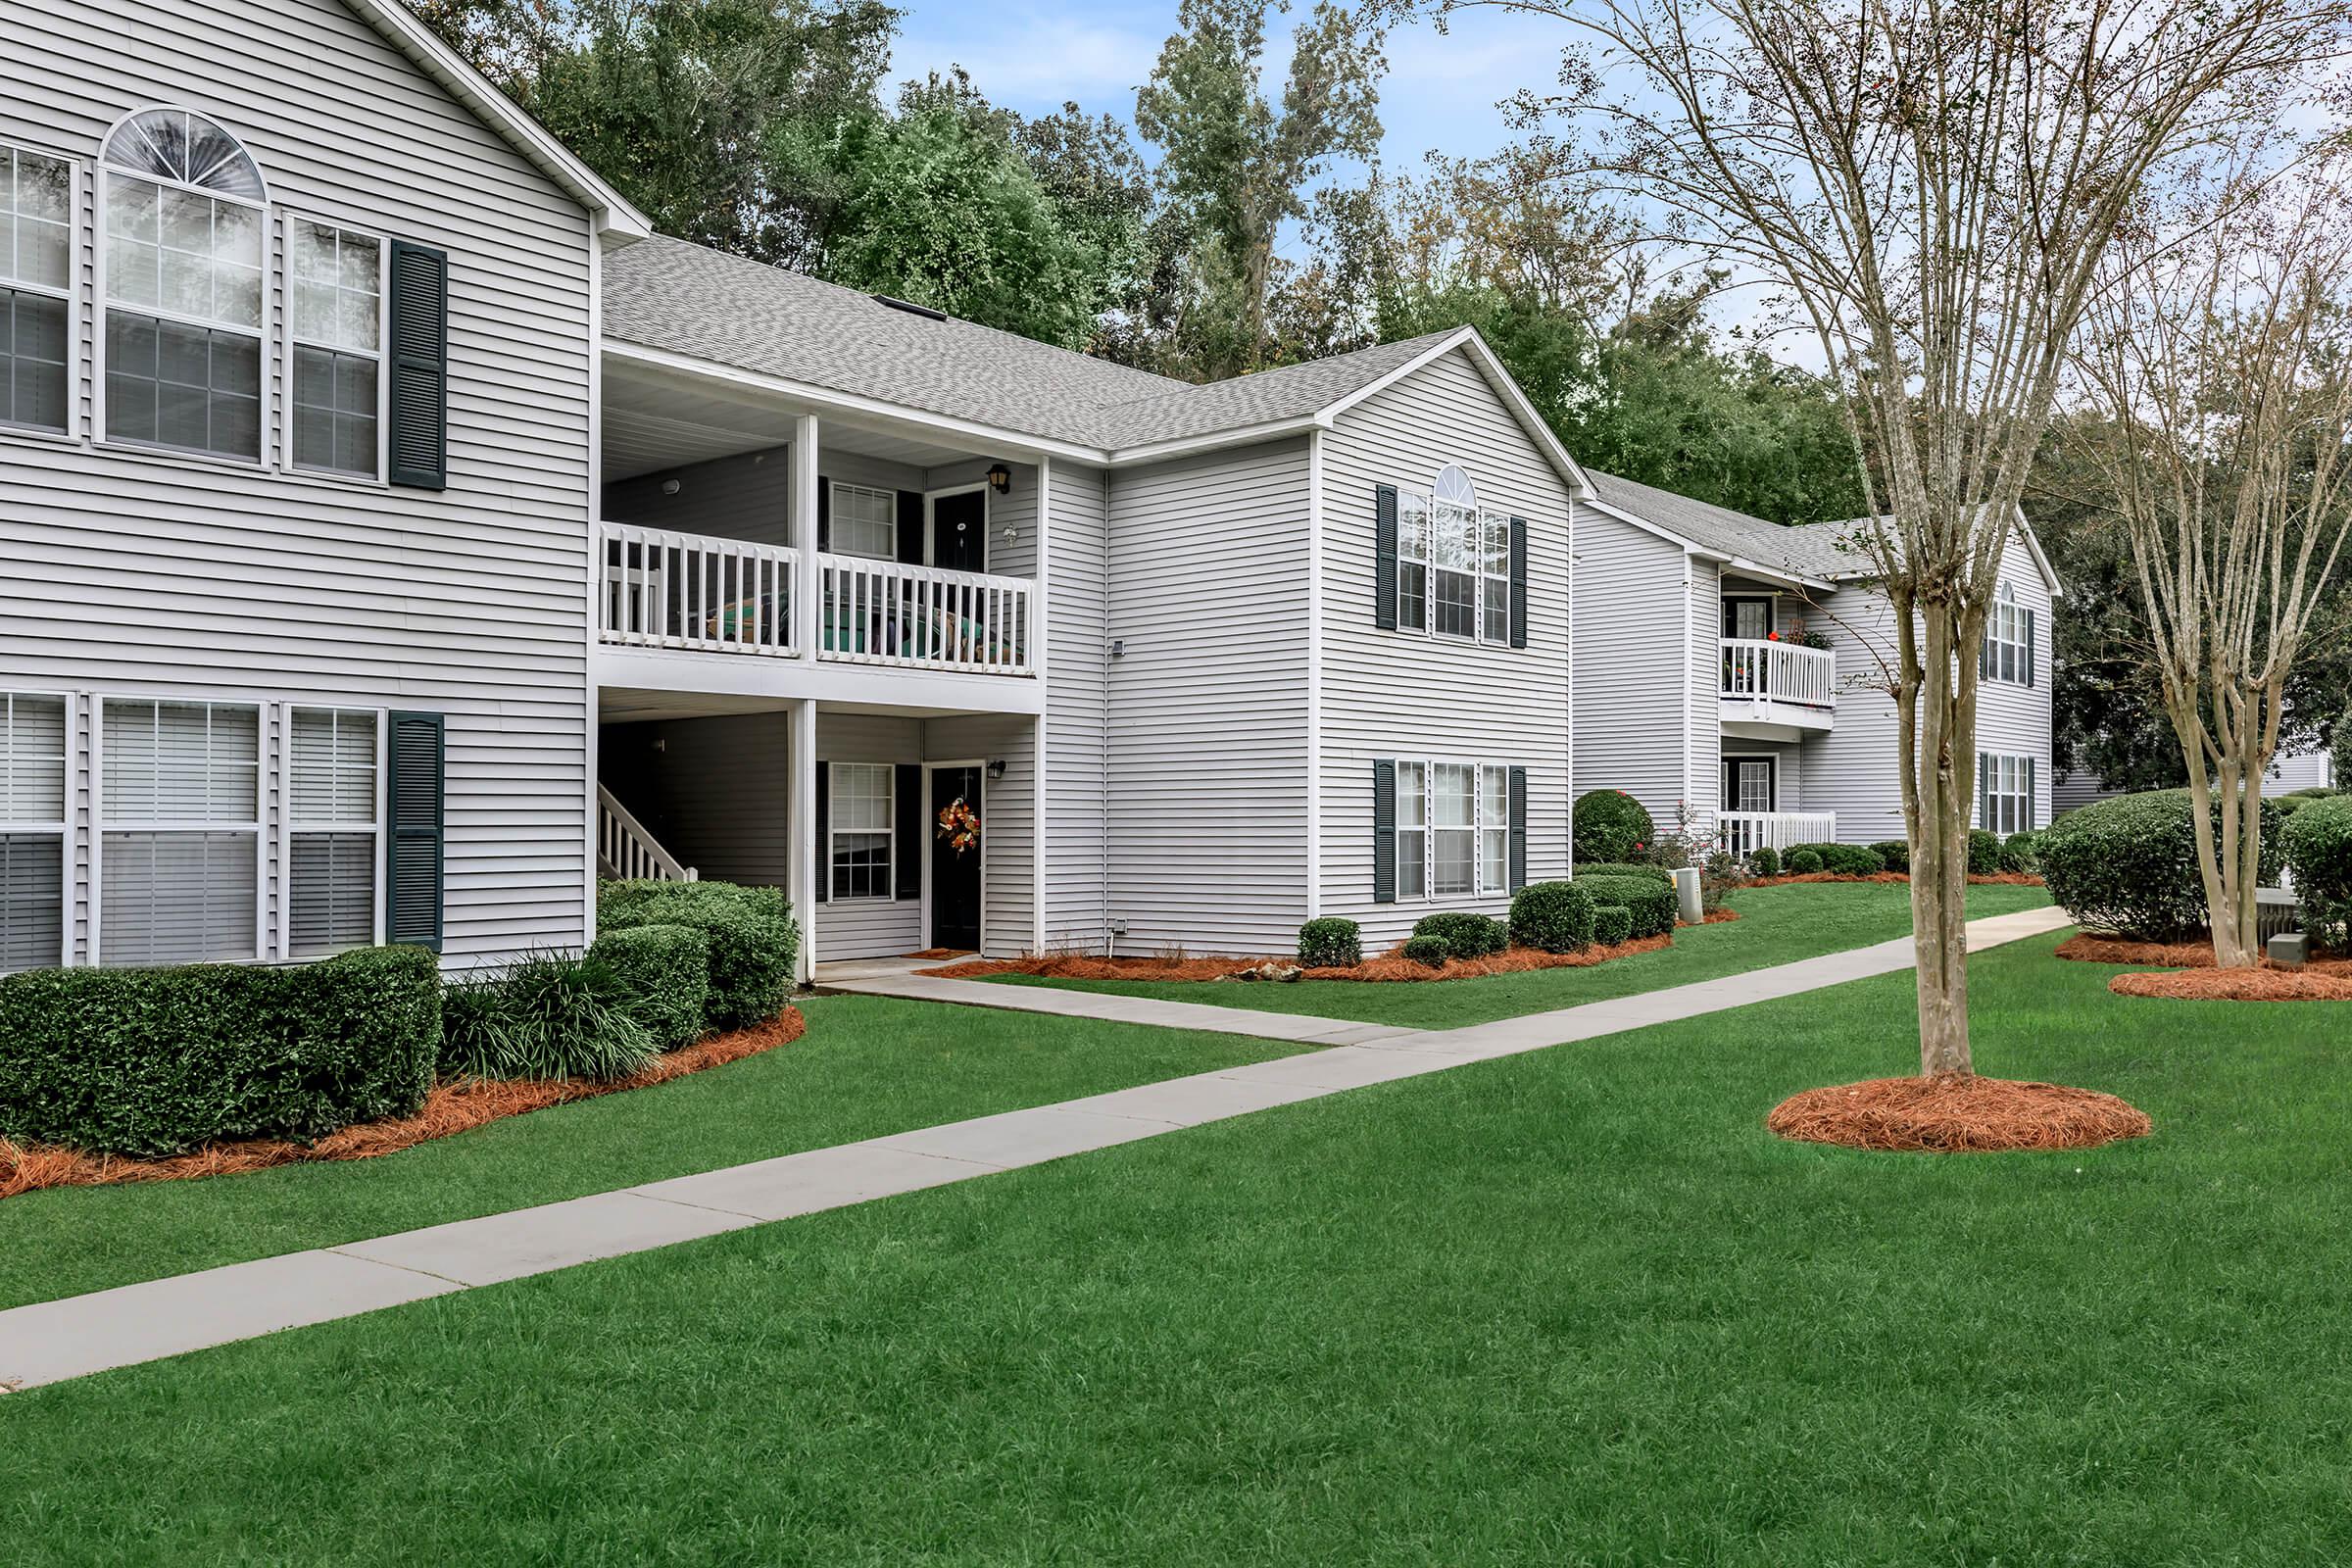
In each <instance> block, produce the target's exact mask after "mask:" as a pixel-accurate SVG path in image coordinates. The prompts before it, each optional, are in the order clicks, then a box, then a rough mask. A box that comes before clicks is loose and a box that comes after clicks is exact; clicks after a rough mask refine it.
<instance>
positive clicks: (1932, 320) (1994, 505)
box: [1515, 0, 2342, 1076]
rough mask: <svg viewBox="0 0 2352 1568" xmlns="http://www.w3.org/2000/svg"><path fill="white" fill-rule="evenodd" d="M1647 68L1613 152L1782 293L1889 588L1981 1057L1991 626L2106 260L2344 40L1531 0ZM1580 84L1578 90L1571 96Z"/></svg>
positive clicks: (1999, 3)
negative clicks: (2142, 217) (2200, 163)
mask: <svg viewBox="0 0 2352 1568" xmlns="http://www.w3.org/2000/svg"><path fill="white" fill-rule="evenodd" d="M1515 9H1521V10H1535V11H1544V12H1548V13H1551V14H1553V15H1557V16H1560V17H1562V18H1564V19H1566V20H1569V21H1571V22H1574V23H1577V24H1579V25H1582V26H1583V27H1585V28H1587V29H1588V30H1589V33H1590V35H1591V36H1593V38H1595V39H1596V40H1597V43H1598V46H1599V48H1600V50H1601V57H1600V58H1599V59H1597V60H1596V61H1594V62H1593V63H1592V66H1593V70H1592V71H1590V72H1586V73H1583V74H1585V75H1586V76H1587V77H1592V76H1593V73H1595V72H1596V73H1598V77H1597V79H1604V80H1605V79H1610V77H1611V75H1612V74H1613V73H1620V72H1622V73H1630V75H1631V77H1632V78H1633V80H1632V82H1631V83H1630V86H1631V88H1632V90H1631V91H1630V92H1627V93H1625V94H1624V95H1623V96H1619V97H1616V98H1614V99H1613V100H1610V101H1607V102H1605V103H1604V104H1603V105H1602V106H1601V109H1602V112H1603V113H1604V114H1605V115H1606V117H1607V123H1608V127H1609V128H1608V132H1607V139H1606V140H1605V141H1604V143H1603V144H1602V151H1601V156H1600V157H1599V158H1598V160H1597V162H1596V166H1595V171H1594V172H1595V175H1596V177H1597V178H1598V179H1599V180H1600V181H1601V182H1602V183H1603V184H1605V185H1608V186H1610V187H1611V188H1615V189H1619V190H1623V191H1627V192H1631V193H1633V194H1634V195H1635V196H1636V197H1637V198H1638V199H1640V200H1641V201H1642V202H1643V203H1644V204H1646V207H1647V208H1648V209H1649V210H1651V211H1654V212H1656V213H1658V214H1659V215H1661V217H1662V220H1663V225H1662V226H1663V227H1664V228H1665V229H1666V230H1667V231H1668V232H1671V233H1673V234H1675V235H1676V236H1678V237H1682V238H1686V239H1689V240H1691V241H1692V242H1694V243H1697V244H1699V245H1700V246H1701V247H1702V248H1703V249H1705V250H1706V251H1708V252H1709V253H1710V254H1712V255H1715V256H1717V257H1719V258H1722V259H1723V260H1724V261H1725V262H1727V263H1728V264H1731V265H1737V266H1743V267H1747V268H1752V269H1754V270H1757V271H1759V272H1760V273H1762V274H1763V275H1764V276H1766V277H1768V278H1770V279H1771V280H1773V282H1774V283H1776V284H1777V285H1779V286H1780V287H1781V288H1782V289H1783V290H1785V291H1786V296H1787V299H1788V302H1789V309H1790V310H1791V312H1792V313H1793V315H1794V318H1795V319H1798V320H1800V321H1802V322H1804V323H1805V324H1807V325H1809V326H1810V327H1811V328H1812V334H1813V337H1814V339H1815V341H1816V343H1817V345H1818V348H1819V352H1820V353H1821V355H1822V358H1823V360H1824V362H1825V364H1826V368H1827V373H1828V376H1829V378H1830V380H1831V382H1832V383H1833V384H1834V385H1835V386H1836V387H1837V388H1838V390H1839V392H1840V394H1841V401H1842V404H1843V407H1844V409H1845V412H1846V414H1847V416H1848V417H1849V419H1850V420H1851V427H1852V432H1853V439H1854V442H1855V446H1856V457H1857V460H1858V461H1857V464H1856V466H1857V469H1858V471H1859V472H1860V474H1861V475H1862V479H1863V483H1864V485H1865V488H1866V494H1867V495H1868V496H1869V497H1870V501H1869V504H1868V506H1867V512H1868V514H1869V515H1871V516H1872V517H1873V518H1876V519H1879V520H1877V521H1874V522H1873V523H1871V524H1870V525H1868V526H1866V527H1864V528H1862V529H1861V530H1860V531H1859V532H1858V533H1857V534H1856V535H1855V537H1854V539H1853V540H1852V541H1851V543H1852V548H1853V549H1854V550H1855V551H1856V553H1857V555H1858V558H1859V559H1860V560H1861V561H1862V562H1864V563H1866V564H1867V565H1868V566H1869V568H1870V569H1871V570H1872V571H1873V573H1874V575H1876V576H1877V577H1878V578H1879V579H1881V581H1882V583H1883V585H1884V589H1885V592H1886V593H1887V598H1888V599H1889V601H1890V602H1891V604H1892V607H1893V611H1894V621H1895V634H1896V640H1897V641H1896V648H1895V650H1894V658H1893V660H1892V669H1891V671H1890V673H1891V675H1892V677H1893V678H1892V686H1893V691H1894V697H1895V705H1896V712H1897V731H1898V736H1897V742H1896V748H1897V751H1896V759H1895V760H1896V766H1897V769H1898V773H1899V776H1900V780H1901V787H1902V799H1903V812H1904V819H1905V826H1906V829H1907V834H1908V837H1909V839H1910V845H1911V903H1912V914H1913V929H1914V932H1915V933H1916V943H1917V947H1918V963H1917V983H1918V997H1919V1039H1920V1070H1921V1072H1922V1074H1923V1075H1928V1076H1934V1075H1938V1074H1967V1073H1970V1072H1972V1071H1973V1060H1972V1056H1971V1051H1970V1041H1969V1033H1968V1010H1967V999H1968V989H1967V954H1966V936H1965V924H1966V906H1965V902H1964V901H1965V895H1966V892H1967V888H1966V870H1967V836H1968V832H1969V829H1970V827H1971V825H1972V822H1973V810H1972V808H1973V804H1974V802H1973V794H1974V786H1975V774H1976V766H1975V759H1974V757H1973V755H1972V754H1973V753H1974V751H1975V749H1976V727H1977V661H1976V650H1977V646H1978V644H1979V643H1980V641H1981V640H1982V639H1983V637H1984V633H1985V619H1986V615H1987V613H1988V612H1989V610H1990V607H1991V604H1992V599H1993V593H1994V589H1995V585H1996V582H1997V574H1998V572H1999V569H2000V565H2001V560H2002V556H2003V554H2004V551H2005V549H2006V547H2007V543H2008V540H2009V537H2010V533H2011V529H2010V527H2009V523H2010V519H2011V518H2012V517H2014V516H2015V515H2016V514H2017V511H2018V504H2019V501H2020V499H2021V498H2022V496H2023V494H2024V491H2025V485H2026V481H2027V478H2028V476H2029V474H2030V473H2031V471H2032V467H2033V462H2034V455H2035V451H2036V449H2037V447H2038V445H2039V443H2040V440H2041V437H2042V433H2043V430H2044V427H2045V426H2046V424H2047V422H2048V419H2049V415H2050V409H2051V405H2052V402H2053V399H2054V397H2055V395H2056V392H2057V387H2058V381H2059V377H2060V372H2061V369H2062V368H2063V366H2064V363H2065V354H2066V348H2067V345H2068V342H2069V340H2070V339H2071V337H2072V336H2073V333H2074V331H2075V328H2076V326H2077V325H2078V324H2079V322H2080V320H2081V319H2082V312H2083V311H2084V309H2085V308H2086V306H2087V304H2088V302H2089V297H2090V293H2091V289H2092V287H2093V284H2094V281H2095V279H2096V276H2097V271H2096V270H2097V267H2098V263H2099V260H2100V258H2101V257H2102V256H2103V255H2104V253H2105V251H2106V248H2107V246H2108V244H2109V242H2110V241H2111V240H2112V239H2113V237H2114V235H2115V233H2116V231H2117V230H2118V228H2119V227H2121V226H2122V225H2123V223H2124V222H2125V221H2127V220H2128V219H2129V218H2131V216H2132V215H2133V214H2134V212H2135V211H2136V208H2137V204H2138V203H2139V202H2140V201H2141V199H2142V196H2143V192H2144V189H2145V187H2146V186H2147V184H2148V182H2149V181H2150V179H2151V178H2155V177H2161V176H2162V175H2163V173H2164V172H2165V171H2166V169H2167V167H2168V165H2169V164H2170V163H2171V161H2173V160H2175V159H2176V158H2178V157H2180V155H2182V154H2184V153H2186V152H2187V151H2188V150H2190V149H2192V148H2195V147H2197V146H2199V145H2201V144H2203V143H2205V142H2207V141H2209V140H2211V139H2213V138H2216V137H2220V136H2224V135H2227V134H2229V132H2230V130H2231V129H2232V127H2235V126H2239V125H2243V124H2246V123H2269V122H2270V121H2271V120H2272V119H2274V118H2275V117H2276V114H2277V112H2278V108H2279V105H2278V97H2279V95H2280V94H2281V93H2283V92H2284V91H2286V90H2287V88H2288V86H2289V84H2291V83H2293V82H2295V81H2297V80H2298V79H2299V78H2300V76H2301V73H2303V72H2304V71H2305V70H2306V69H2307V67H2308V66H2309V65H2310V64H2311V63H2312V62H2313V61H2315V60H2317V59H2318V58H2320V57H2322V56H2324V55H2327V54H2329V53H2331V52H2332V51H2333V49H2334V48H2335V47H2336V45H2337V43H2338V42H2339V38H2340V32H2341V28H2342V18H2341V16H2340V14H2339V11H2338V8H2337V7H2336V6H2335V5H2333V4H2332V3H2326V0H2145V3H2139V4H2129V3H2128V4H2126V5H2124V6H2121V7H2111V6H2107V5H2104V4H2097V3H2073V0H2058V3H2053V0H1989V3H1985V4H1981V5H1967V6H1957V5H1949V4H1942V3H1938V0H1845V3H1841V4H1831V3H1829V0H1516V3H1515ZM1564 107H1568V108H1570V109H1575V108H1579V107H1581V106H1579V105H1570V106H1564Z"/></svg>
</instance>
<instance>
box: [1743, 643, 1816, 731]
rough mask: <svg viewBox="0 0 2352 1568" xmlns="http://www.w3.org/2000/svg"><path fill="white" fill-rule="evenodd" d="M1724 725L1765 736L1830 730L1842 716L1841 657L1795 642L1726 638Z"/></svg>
mask: <svg viewBox="0 0 2352 1568" xmlns="http://www.w3.org/2000/svg"><path fill="white" fill-rule="evenodd" d="M1720 708H1721V717H1722V722H1723V723H1724V724H1726V725H1729V726H1736V727H1737V728H1738V729H1739V730H1740V731H1742V732H1745V733H1750V734H1759V735H1768V734H1776V733H1777V734H1782V735H1784V736H1785V737H1787V738H1793V734H1792V733H1791V732H1794V731H1802V730H1826V729H1828V728H1830V727H1831V725H1832V723H1833V722H1834V721H1835V719H1836V717H1837V708H1838V657H1837V655H1835V654H1833V653H1831V652H1829V651H1828V650H1827V649H1821V648H1799V647H1798V646H1796V645H1795V644H1794V643H1783V642H1768V641H1749V640H1746V639H1743V638H1738V637H1726V638H1725V639H1723V692H1722V700H1721V704H1720Z"/></svg>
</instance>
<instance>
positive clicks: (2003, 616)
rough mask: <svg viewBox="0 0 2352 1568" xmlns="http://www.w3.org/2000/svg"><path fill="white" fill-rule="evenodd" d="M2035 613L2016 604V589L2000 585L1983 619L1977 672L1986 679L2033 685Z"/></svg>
mask: <svg viewBox="0 0 2352 1568" xmlns="http://www.w3.org/2000/svg"><path fill="white" fill-rule="evenodd" d="M1977 672H1978V673H1979V674H1980V675H1982V676H1984V677H1985V679H1986V680H2005V681H2014V682H2016V683H2017V684H2019V685H2021V686H2031V685H2033V684H2034V610H2033V607H2032V606H2030V605H2022V604H2020V603H2018V599H2017V589H2016V587H2015V586H2014V585H2012V584H2009V583H2003V584H2001V591H2000V593H1999V595H1998V596H1997V597H1996V598H1995V599H1994V600H1993V603H1992V613H1991V614H1989V615H1988V616H1986V617H1985V651H1984V654H1983V655H1982V657H1980V658H1979V660H1978V661H1977Z"/></svg>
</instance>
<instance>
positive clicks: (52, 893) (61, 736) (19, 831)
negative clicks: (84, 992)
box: [0, 692, 70, 971]
mask: <svg viewBox="0 0 2352 1568" xmlns="http://www.w3.org/2000/svg"><path fill="white" fill-rule="evenodd" d="M69 814H70V813H69V812H68V811H67V809H66V703H65V699H64V698H62V697H52V696H47V695H43V694H39V693H31V692H0V971H4V970H9V969H32V968H41V967H45V966H47V965H49V964H53V963H62V962H64V961H65V957H64V953H65V940H66V935H65V933H66V927H65V907H66V904H65V900H66V835H67V820H68V817H69Z"/></svg>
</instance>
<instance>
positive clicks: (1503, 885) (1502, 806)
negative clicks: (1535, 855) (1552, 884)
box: [1478, 767, 1511, 893]
mask: <svg viewBox="0 0 2352 1568" xmlns="http://www.w3.org/2000/svg"><path fill="white" fill-rule="evenodd" d="M1478 778H1479V789H1478V885H1479V888H1480V890H1481V891H1483V892H1488V893H1498V892H1502V891H1505V890H1507V889H1508V888H1509V887H1510V877H1511V869H1510V865H1511V861H1510V856H1511V774H1510V769H1508V768H1504V767H1482V768H1480V769H1479V770H1478Z"/></svg>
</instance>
